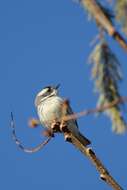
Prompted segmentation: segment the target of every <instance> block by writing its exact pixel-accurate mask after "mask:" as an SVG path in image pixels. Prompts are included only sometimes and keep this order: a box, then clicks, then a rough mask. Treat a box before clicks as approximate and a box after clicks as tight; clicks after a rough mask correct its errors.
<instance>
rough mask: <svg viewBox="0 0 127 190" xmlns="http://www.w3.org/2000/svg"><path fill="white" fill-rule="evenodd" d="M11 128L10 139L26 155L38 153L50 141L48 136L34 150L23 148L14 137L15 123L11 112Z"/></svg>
mask: <svg viewBox="0 0 127 190" xmlns="http://www.w3.org/2000/svg"><path fill="white" fill-rule="evenodd" d="M11 128H12V138H13V140H14V141H15V143H16V145H17V146H18V147H19V148H20V149H21V150H22V151H24V152H27V153H34V152H38V151H39V150H41V149H42V148H43V147H44V146H45V145H46V144H48V142H49V141H50V140H51V138H52V135H51V136H49V137H48V138H47V139H46V140H45V141H43V142H42V143H40V144H39V145H37V146H36V147H34V148H25V147H24V145H23V144H22V143H21V142H20V140H19V139H18V138H17V136H16V131H15V123H14V117H13V114H12V112H11Z"/></svg>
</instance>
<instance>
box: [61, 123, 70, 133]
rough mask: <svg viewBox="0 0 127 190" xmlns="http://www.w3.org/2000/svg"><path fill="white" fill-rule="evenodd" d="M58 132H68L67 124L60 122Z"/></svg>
mask: <svg viewBox="0 0 127 190" xmlns="http://www.w3.org/2000/svg"><path fill="white" fill-rule="evenodd" d="M60 131H61V132H63V133H65V132H68V128H67V123H66V122H63V121H62V122H61V124H60Z"/></svg>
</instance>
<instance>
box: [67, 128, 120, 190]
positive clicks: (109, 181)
mask: <svg viewBox="0 0 127 190" xmlns="http://www.w3.org/2000/svg"><path fill="white" fill-rule="evenodd" d="M66 134H67V133H66ZM68 139H69V140H70V141H71V143H72V144H73V145H74V146H75V147H76V148H77V149H79V150H80V151H81V152H82V153H83V154H84V155H85V156H87V157H88V158H89V159H90V160H91V162H92V164H93V165H94V166H95V167H96V169H97V170H98V172H99V173H100V178H101V179H102V180H103V181H105V182H106V183H107V184H108V185H110V186H111V187H112V188H113V189H114V190H123V189H122V187H121V186H120V185H119V184H118V183H117V182H116V181H115V180H114V178H113V177H112V176H111V175H110V173H109V172H108V170H107V169H106V168H105V166H104V165H103V164H102V162H101V161H100V160H99V159H98V158H97V156H96V154H95V153H94V151H93V150H92V149H91V148H89V147H85V146H84V145H83V144H82V143H81V142H80V141H79V140H78V139H77V138H76V137H75V136H74V135H73V134H72V133H71V132H70V131H69V132H68Z"/></svg>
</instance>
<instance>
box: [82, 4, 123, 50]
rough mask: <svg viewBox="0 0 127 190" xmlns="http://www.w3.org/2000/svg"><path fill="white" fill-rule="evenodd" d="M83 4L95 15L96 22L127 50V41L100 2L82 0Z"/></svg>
mask: <svg viewBox="0 0 127 190" xmlns="http://www.w3.org/2000/svg"><path fill="white" fill-rule="evenodd" d="M80 2H81V4H82V5H83V7H84V8H85V9H87V10H88V11H89V13H90V14H91V15H92V16H93V17H94V19H95V20H96V23H97V24H98V25H100V27H101V28H103V29H104V30H105V31H107V33H108V34H109V36H111V37H112V38H114V39H115V40H116V41H117V42H118V43H119V45H120V46H121V47H122V48H123V49H124V50H125V51H127V42H126V40H125V39H124V38H123V37H122V35H121V34H120V33H119V32H118V31H117V30H116V28H115V27H114V26H113V24H112V22H111V20H110V19H109V18H108V16H107V14H105V12H104V11H103V9H102V8H101V6H100V5H99V3H97V1H96V0H80Z"/></svg>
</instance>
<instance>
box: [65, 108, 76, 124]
mask: <svg viewBox="0 0 127 190" xmlns="http://www.w3.org/2000/svg"><path fill="white" fill-rule="evenodd" d="M73 113H74V112H73V111H72V108H71V106H70V105H69V106H68V109H67V115H71V114H73ZM73 122H74V123H75V125H76V126H77V128H78V123H77V120H75V119H74V120H73Z"/></svg>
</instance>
